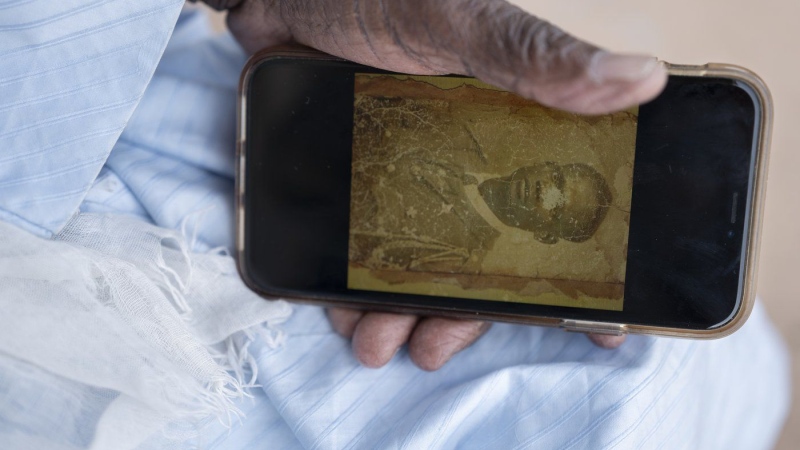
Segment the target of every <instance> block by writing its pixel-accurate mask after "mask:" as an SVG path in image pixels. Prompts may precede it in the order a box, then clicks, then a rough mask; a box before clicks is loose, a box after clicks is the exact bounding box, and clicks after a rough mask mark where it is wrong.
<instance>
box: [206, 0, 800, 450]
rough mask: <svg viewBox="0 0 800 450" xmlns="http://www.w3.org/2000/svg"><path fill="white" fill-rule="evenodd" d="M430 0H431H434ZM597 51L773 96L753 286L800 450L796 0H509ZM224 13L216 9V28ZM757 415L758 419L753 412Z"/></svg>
mask: <svg viewBox="0 0 800 450" xmlns="http://www.w3.org/2000/svg"><path fill="white" fill-rule="evenodd" d="M431 1H436V0H431ZM514 3H517V4H518V5H520V6H522V7H523V8H525V9H526V10H528V11H531V12H532V13H534V14H536V15H538V16H540V17H543V18H546V19H548V20H549V21H551V22H553V23H555V24H558V25H559V26H561V27H562V28H564V29H565V30H567V31H569V32H571V33H573V34H575V35H577V36H579V37H581V38H584V39H586V40H589V41H592V42H594V43H595V44H598V45H600V46H602V47H606V48H609V49H613V50H617V51H628V52H642V53H649V54H652V55H655V56H658V57H659V58H661V59H663V60H665V61H669V62H673V63H683V64H704V63H706V62H725V63H733V64H738V65H742V66H745V67H747V68H750V69H751V70H753V71H755V72H756V73H758V74H759V75H761V77H762V78H764V80H765V81H766V82H767V85H769V87H770V89H771V90H772V95H773V99H774V101H775V128H774V137H773V143H772V152H771V156H770V168H769V185H768V190H767V205H766V217H765V219H764V237H763V241H762V249H761V264H760V271H759V284H758V292H759V294H760V296H761V297H762V299H763V300H764V303H765V304H766V305H767V308H768V309H769V311H770V313H771V316H772V319H773V320H774V321H775V323H776V324H777V325H778V327H779V328H780V330H781V331H782V333H783V336H784V338H785V339H786V341H787V343H788V345H789V347H790V350H791V353H792V356H793V360H794V362H793V370H794V402H793V404H794V408H793V411H792V414H791V416H790V417H789V421H788V422H787V424H786V428H785V429H784V433H783V436H782V438H781V440H780V442H779V443H778V446H777V448H778V449H781V450H790V449H796V448H800V410H799V409H800V408H799V405H800V302H798V293H800V276H799V277H798V280H797V281H796V280H794V277H795V276H798V274H797V271H798V269H800V232H798V229H797V222H798V221H800V172H798V170H799V169H800V123H798V122H800V49H799V48H798V47H800V22H798V18H800V1H798V0H760V1H752V0H672V1H669V2H652V1H651V2H642V1H641V0H604V1H597V0H571V1H561V0H550V1H544V0H514ZM221 19H222V16H221V15H220V14H214V20H215V24H216V25H217V26H218V27H220V28H221V27H222V26H223V25H222V24H223V22H222V20H221ZM753 420H758V418H757V417H754V418H753Z"/></svg>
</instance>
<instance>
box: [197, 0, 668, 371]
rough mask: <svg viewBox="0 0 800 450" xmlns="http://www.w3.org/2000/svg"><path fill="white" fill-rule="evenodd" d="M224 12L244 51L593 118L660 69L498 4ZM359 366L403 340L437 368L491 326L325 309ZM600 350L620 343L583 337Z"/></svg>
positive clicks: (656, 87)
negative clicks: (301, 51)
mask: <svg viewBox="0 0 800 450" xmlns="http://www.w3.org/2000/svg"><path fill="white" fill-rule="evenodd" d="M205 1H206V3H208V4H210V5H211V6H212V7H215V8H217V9H228V10H229V14H228V27H229V28H230V29H231V31H232V32H233V34H234V36H235V37H236V38H237V39H238V40H239V42H240V43H241V44H242V46H244V48H245V49H246V50H248V51H250V52H255V51H257V50H260V49H261V48H264V47H268V46H273V45H278V44H284V43H287V42H299V43H301V44H305V45H308V46H311V47H314V48H317V49H319V50H322V51H324V52H327V53H330V54H333V55H337V56H340V57H342V58H346V59H349V60H351V61H356V62H359V63H362V64H366V65H370V66H375V67H379V68H383V69H388V70H392V71H397V72H407V73H415V74H446V73H460V74H465V75H471V76H475V77H477V78H480V79H482V80H483V81H485V82H488V83H490V84H494V85H496V86H499V87H502V88H505V89H508V90H511V91H514V92H517V93H518V94H520V95H522V96H525V97H528V98H531V99H535V100H536V101H538V102H540V103H542V104H545V105H548V106H551V107H554V108H559V109H563V110H567V111H571V112H576V113H584V114H600V113H606V112H612V111H616V110H620V109H624V108H627V107H630V106H633V105H636V104H639V103H642V102H645V101H647V100H650V99H651V98H653V97H655V96H656V95H657V94H658V93H659V92H660V91H661V90H662V89H663V87H664V85H665V83H666V72H665V70H664V68H663V67H662V66H661V65H659V64H658V63H657V62H656V60H655V59H654V58H649V57H645V56H640V55H619V54H614V53H610V52H607V51H605V50H602V49H600V48H598V47H595V46H593V45H591V44H588V43H586V42H582V41H580V40H577V39H576V38H574V37H572V36H570V35H568V34H566V33H564V32H563V31H562V30H560V29H559V28H557V27H555V26H553V25H551V24H549V23H547V22H546V21H544V20H541V19H539V18H536V17H534V16H531V15H529V14H527V13H525V12H524V11H522V10H521V9H519V8H517V7H515V6H513V5H511V4H509V3H506V2H505V1H503V0H484V1H480V0H205ZM329 315H330V319H331V323H332V324H333V326H334V328H336V330H337V331H338V332H339V333H341V334H342V335H344V336H348V337H350V336H352V338H353V348H354V350H355V353H356V356H357V357H358V359H359V360H360V361H361V362H362V363H364V364H365V365H367V366H370V367H378V366H381V365H383V364H385V363H386V362H388V361H389V360H390V359H391V357H392V356H393V355H394V354H395V352H396V351H397V349H398V348H400V346H402V345H403V344H404V343H405V342H408V343H409V353H410V354H411V357H412V359H413V360H414V361H415V362H416V363H417V364H418V365H419V366H420V367H422V368H423V369H427V370H435V369H437V368H439V367H441V366H442V365H443V364H444V363H445V362H446V361H447V360H448V359H449V358H450V357H452V356H453V355H454V354H455V353H456V352H458V351H460V350H462V349H463V348H465V347H467V346H468V345H470V344H471V343H472V342H474V340H475V339H477V338H478V337H479V336H480V335H481V334H483V333H484V332H485V331H486V329H487V328H488V325H487V324H486V323H484V322H477V321H459V320H453V319H444V318H438V317H429V318H417V317H415V316H409V315H398V314H388V313H379V312H367V313H363V312H359V311H352V310H344V309H331V310H330V311H329ZM590 339H592V341H593V342H595V343H596V344H597V345H600V346H601V347H607V348H613V347H616V346H619V345H620V344H621V343H622V341H623V340H624V338H623V337H616V336H590Z"/></svg>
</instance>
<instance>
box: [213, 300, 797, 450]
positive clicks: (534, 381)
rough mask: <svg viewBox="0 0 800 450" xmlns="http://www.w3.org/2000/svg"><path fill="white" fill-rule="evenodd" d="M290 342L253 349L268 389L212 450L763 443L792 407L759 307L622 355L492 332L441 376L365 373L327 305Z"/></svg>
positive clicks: (564, 336) (548, 333) (400, 365)
mask: <svg viewBox="0 0 800 450" xmlns="http://www.w3.org/2000/svg"><path fill="white" fill-rule="evenodd" d="M285 328H286V330H287V332H288V336H287V341H286V342H287V343H286V345H285V347H283V348H282V349H271V348H268V347H266V346H260V347H257V348H254V349H253V353H254V355H255V356H256V357H257V360H258V365H259V374H258V379H259V382H260V384H261V385H262V387H263V390H264V393H265V394H266V396H261V395H259V396H258V397H256V399H255V401H254V402H250V401H247V402H244V403H243V404H242V407H243V408H244V410H245V411H246V413H247V419H245V420H244V421H243V422H242V423H240V424H237V425H236V426H235V427H234V428H233V430H232V432H231V433H225V432H224V429H223V428H221V427H213V428H211V429H209V430H206V435H205V436H203V437H202V438H201V440H200V442H199V443H200V444H201V445H203V446H208V447H209V448H242V449H244V448H254V449H255V448H308V449H374V448H397V449H421V448H443V449H449V448H452V449H463V448H466V449H527V448H536V449H538V448H542V449H551V448H552V449H585V448H591V449H595V448H597V449H670V450H672V449H699V448H702V449H726V450H727V449H768V448H771V446H772V445H773V444H774V441H775V439H776V438H777V435H778V433H779V431H780V427H781V425H782V423H783V420H784V418H785V415H786V413H787V410H788V407H789V400H790V398H789V397H790V396H789V394H788V389H789V378H788V365H787V359H786V353H785V348H784V347H783V344H782V343H781V340H780V338H779V336H778V335H777V334H776V332H775V330H774V328H773V327H772V325H771V324H770V323H769V321H768V319H767V317H766V314H765V312H764V309H763V307H762V306H761V305H760V304H759V305H757V306H756V309H755V311H754V312H753V315H752V317H751V318H750V320H749V321H748V322H747V324H746V325H745V326H744V328H742V329H741V330H740V331H738V332H737V333H735V334H734V335H732V336H730V337H727V338H724V339H720V340H714V341H691V340H682V339H665V338H652V337H643V336H632V337H630V338H629V340H628V342H626V343H625V344H624V345H623V346H622V347H621V348H620V349H618V350H614V351H609V350H603V349H599V348H597V347H594V346H593V345H591V344H590V343H589V341H588V339H586V338H585V337H584V336H581V335H577V334H572V333H565V332H563V331H560V330H554V329H542V328H535V327H525V326H516V325H506V324H495V326H494V327H493V328H492V329H491V330H490V331H489V333H488V334H487V335H486V336H484V337H483V338H482V339H481V340H480V341H478V342H477V343H476V344H475V345H474V346H472V347H471V348H469V349H467V350H466V351H464V352H463V353H461V354H459V355H457V356H456V357H455V358H454V359H453V360H452V361H450V362H449V363H448V364H447V365H446V366H445V367H444V368H443V369H442V370H440V371H438V372H433V373H428V372H423V371H421V370H419V369H417V368H416V367H415V366H414V365H413V364H412V363H411V361H410V360H409V358H408V355H407V354H406V353H405V352H404V351H401V353H400V354H398V355H397V356H396V357H395V359H394V360H392V362H390V363H389V364H388V365H387V366H386V367H384V368H381V369H377V370H376V369H367V368H364V367H361V366H360V365H359V364H358V363H357V362H356V361H355V359H354V358H353V356H352V354H351V352H350V351H349V343H348V342H347V341H346V340H344V339H342V338H340V337H338V336H337V335H335V334H334V332H333V331H332V330H331V328H330V326H329V325H328V323H327V321H326V318H325V316H324V313H322V312H321V311H320V310H319V309H317V308H313V307H299V308H297V310H296V311H295V314H294V316H293V318H292V319H291V321H290V322H289V323H288V324H287V325H286V327H285Z"/></svg>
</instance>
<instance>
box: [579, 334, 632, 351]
mask: <svg viewBox="0 0 800 450" xmlns="http://www.w3.org/2000/svg"><path fill="white" fill-rule="evenodd" d="M586 337H588V338H589V340H590V341H592V342H593V343H594V345H596V346H598V347H600V348H607V349H613V348H617V347H619V346H620V345H622V343H623V342H625V335H624V334H623V335H621V336H613V335H610V334H594V333H588V334H587V335H586Z"/></svg>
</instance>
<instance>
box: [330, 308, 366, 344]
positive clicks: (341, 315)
mask: <svg viewBox="0 0 800 450" xmlns="http://www.w3.org/2000/svg"><path fill="white" fill-rule="evenodd" d="M327 313H328V320H329V321H330V322H331V325H332V326H333V329H334V330H336V332H337V333H339V334H340V335H342V336H344V337H346V338H348V339H349V338H352V337H353V331H355V329H356V324H358V321H359V320H361V317H363V316H364V312H363V311H358V310H356V309H349V308H328V310H327Z"/></svg>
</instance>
